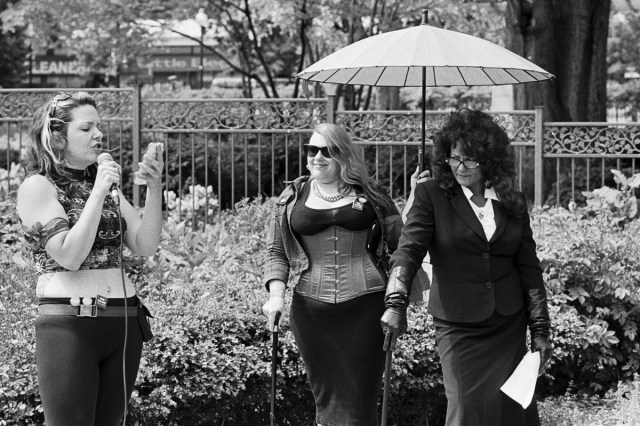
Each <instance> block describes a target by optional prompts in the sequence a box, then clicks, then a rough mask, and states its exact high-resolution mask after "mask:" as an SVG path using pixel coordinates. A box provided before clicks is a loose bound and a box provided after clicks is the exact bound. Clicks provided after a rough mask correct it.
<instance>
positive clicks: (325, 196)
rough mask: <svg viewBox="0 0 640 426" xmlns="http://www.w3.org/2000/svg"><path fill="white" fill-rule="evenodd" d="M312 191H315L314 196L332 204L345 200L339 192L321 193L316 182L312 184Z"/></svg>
mask: <svg viewBox="0 0 640 426" xmlns="http://www.w3.org/2000/svg"><path fill="white" fill-rule="evenodd" d="M311 189H313V195H315V196H316V197H318V198H321V199H323V200H325V201H328V202H330V203H333V202H335V201H338V200H341V199H343V198H344V195H342V194H341V193H339V192H336V193H335V194H324V193H323V192H322V191H320V188H318V184H317V183H316V181H315V180H314V181H313V183H312V184H311Z"/></svg>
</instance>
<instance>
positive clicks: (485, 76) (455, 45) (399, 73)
mask: <svg viewBox="0 0 640 426" xmlns="http://www.w3.org/2000/svg"><path fill="white" fill-rule="evenodd" d="M427 13H428V12H427V11H426V10H425V11H423V18H422V24H421V25H418V26H415V27H411V28H405V29H402V30H397V31H392V32H388V33H383V34H379V35H376V36H373V37H368V38H365V39H363V40H360V41H358V42H355V43H353V44H350V45H349V46H346V47H344V48H342V49H340V50H338V51H337V52H334V53H332V54H331V55H329V56H327V57H325V58H323V59H321V60H320V61H318V62H316V63H315V64H313V65H311V66H310V67H308V68H307V69H305V70H303V71H301V72H300V73H299V74H298V75H297V77H298V78H300V79H303V80H308V81H315V82H320V83H334V84H354V85H355V84H357V85H367V86H387V87H422V148H421V153H422V155H420V165H421V168H422V166H423V165H424V158H423V156H424V145H425V112H424V104H425V97H426V96H425V88H426V87H436V86H497V85H505V84H518V83H531V82H536V81H542V80H548V79H550V78H553V75H552V74H551V73H549V72H547V71H545V70H543V69H542V68H540V67H539V66H537V65H535V64H534V63H532V62H530V61H528V60H526V59H524V58H523V57H521V56H519V55H517V54H515V53H513V52H511V51H510V50H507V49H505V48H503V47H500V46H498V45H497V44H494V43H492V42H490V41H487V40H483V39H480V38H478V37H473V36H470V35H467V34H463V33H459V32H456V31H449V30H445V29H443V28H436V27H432V26H431V25H428V24H427V22H428V19H427Z"/></svg>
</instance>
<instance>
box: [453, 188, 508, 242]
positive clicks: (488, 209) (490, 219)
mask: <svg viewBox="0 0 640 426" xmlns="http://www.w3.org/2000/svg"><path fill="white" fill-rule="evenodd" d="M462 192H464V195H465V197H467V200H468V201H469V204H470V205H471V208H472V209H473V212H474V213H475V214H476V217H477V218H478V220H479V221H480V224H481V225H482V229H483V230H484V235H485V236H486V237H487V241H489V240H491V237H493V234H494V233H495V232H496V215H495V213H494V211H493V202H492V200H496V201H499V200H498V195H497V194H496V191H495V190H494V189H493V188H485V190H484V198H486V200H487V202H486V204H485V205H484V207H478V206H477V205H476V204H475V203H474V202H473V201H471V196H472V195H473V192H471V190H470V189H469V188H467V187H466V186H462Z"/></svg>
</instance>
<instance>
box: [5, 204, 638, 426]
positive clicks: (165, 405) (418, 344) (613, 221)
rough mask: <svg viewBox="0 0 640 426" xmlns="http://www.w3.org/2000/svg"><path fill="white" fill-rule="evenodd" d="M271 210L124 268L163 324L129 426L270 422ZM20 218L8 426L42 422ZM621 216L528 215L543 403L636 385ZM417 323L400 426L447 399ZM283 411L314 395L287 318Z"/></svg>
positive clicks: (549, 211)
mask: <svg viewBox="0 0 640 426" xmlns="http://www.w3.org/2000/svg"><path fill="white" fill-rule="evenodd" d="M272 205H273V204H272V201H271V200H268V201H266V202H265V203H259V202H243V203H240V204H239V205H238V206H237V209H236V210H235V211H234V212H231V211H223V212H222V213H221V214H220V215H219V216H218V217H217V218H216V221H215V223H214V224H212V225H207V226H206V227H204V225H202V224H198V223H195V224H192V223H191V222H190V219H189V218H190V215H189V212H186V214H184V215H183V216H184V218H185V219H186V222H178V221H177V220H176V219H175V218H174V217H173V216H170V217H169V219H168V220H167V221H166V223H165V225H164V229H163V239H162V243H161V248H160V250H159V251H158V254H157V255H156V256H155V257H153V258H151V259H148V260H146V261H143V260H141V259H134V258H129V260H128V263H127V265H128V268H129V270H130V272H131V275H132V276H133V277H134V280H135V282H136V286H137V288H138V290H139V293H140V294H141V296H142V298H143V299H144V300H145V302H146V304H147V305H148V306H149V307H150V309H151V311H152V312H153V314H154V317H155V318H154V319H153V320H152V327H153V330H154V333H155V338H154V339H153V340H152V341H151V342H149V343H148V344H147V345H146V346H145V349H144V355H143V360H142V364H141V367H140V373H139V376H138V380H137V384H136V391H135V393H134V395H133V398H132V400H131V404H130V412H129V419H130V423H131V424H133V421H134V420H136V421H138V422H139V423H140V424H149V425H151V424H153V425H157V424H162V425H174V424H175V425H198V424H202V425H204V424H207V425H210V424H216V425H222V424H224V425H242V424H268V422H269V386H270V358H271V354H270V350H271V343H270V338H271V335H270V333H269V332H268V330H267V329H266V327H265V319H264V317H263V315H262V313H261V311H260V308H261V305H262V303H263V302H264V301H265V299H266V296H267V295H266V291H265V290H264V288H263V286H262V284H261V280H260V278H261V272H260V265H261V264H262V262H263V261H264V256H265V254H266V243H265V237H266V235H267V233H268V227H267V223H268V221H269V217H270V211H271V208H272ZM12 209H13V204H12V203H11V202H6V203H4V204H2V205H0V210H2V211H0V214H1V215H0V217H2V218H3V219H2V222H0V245H2V247H0V249H1V250H2V252H1V254H0V263H1V265H0V267H1V268H0V291H1V294H2V297H1V299H0V339H1V341H2V342H7V343H5V344H4V345H2V346H1V347H0V360H1V361H0V424H22V425H26V424H41V423H42V420H43V418H42V410H41V405H40V401H39V397H38V393H37V382H36V376H35V360H34V353H35V345H34V333H33V330H34V325H33V324H34V318H35V302H36V301H35V295H34V293H35V291H34V290H35V284H34V283H35V276H34V274H33V273H31V272H29V270H28V269H25V268H23V267H21V266H20V264H21V262H22V260H21V259H22V257H23V248H22V246H21V244H20V242H19V239H18V238H17V235H18V234H17V224H16V222H15V217H14V216H13V214H12V213H11V212H12ZM183 213H185V212H183ZM616 215H618V216H619V213H617V212H616V211H615V210H612V209H610V208H609V206H608V205H607V204H606V203H604V204H602V203H601V204H600V205H597V206H596V205H593V204H592V205H589V206H587V207H581V208H576V209H573V211H569V210H565V209H562V208H544V209H538V210H535V211H534V212H533V213H532V226H533V228H534V232H535V236H536V240H537V242H538V253H539V256H540V258H541V261H542V265H543V268H544V275H545V281H546V283H547V286H548V293H549V300H550V310H551V315H552V321H553V325H554V336H553V341H554V346H555V352H554V356H553V360H552V364H551V366H550V368H549V370H548V371H547V374H546V375H545V377H544V378H543V379H542V380H541V382H540V386H539V389H538V391H539V393H540V395H541V397H548V396H562V395H565V394H567V393H571V394H574V395H575V394H585V395H604V394H605V393H606V392H607V391H609V390H610V389H613V390H615V388H616V386H617V385H618V384H619V383H621V382H624V381H627V382H631V380H632V377H633V374H634V373H635V372H637V370H638V368H639V363H640V351H639V347H638V337H637V326H638V323H639V322H640V318H639V315H640V314H639V312H640V301H639V297H640V292H639V290H638V284H639V279H640V276H639V272H638V270H637V265H638V264H640V262H639V259H638V256H639V255H638V253H640V250H639V245H640V243H639V242H638V241H637V238H634V236H635V235H638V232H639V231H640V224H639V223H638V221H637V220H636V219H629V218H627V219H625V220H618V219H619V217H618V216H616ZM192 225H194V226H195V228H194V226H192ZM203 228H204V229H203ZM409 320H410V331H409V333H408V334H407V335H405V336H404V337H402V338H401V340H400V343H399V345H400V346H399V348H398V350H397V351H396V353H395V354H394V365H393V368H394V375H393V380H392V404H391V406H390V410H391V411H390V415H391V418H392V420H393V424H398V425H416V424H424V423H425V420H426V419H428V420H429V424H442V423H441V422H442V418H443V414H444V411H445V409H446V408H445V407H446V400H445V398H444V393H443V387H442V377H441V372H440V368H439V361H438V357H437V353H436V350H435V342H434V335H433V327H432V324H431V319H430V317H428V316H427V312H426V308H425V306H424V305H422V306H416V307H412V308H411V310H410V317H409ZM610 394H611V393H609V395H610ZM551 399H552V398H549V400H551ZM277 406H278V410H279V419H280V421H279V424H283V425H286V424H289V425H307V424H312V421H313V415H314V412H313V411H314V409H313V397H312V396H311V393H310V391H309V388H308V386H307V383H306V377H305V374H304V367H303V364H302V362H301V360H300V357H299V354H298V352H297V349H296V346H295V344H294V342H293V337H292V334H291V331H290V329H289V327H288V321H287V318H285V322H284V325H283V327H282V332H281V339H280V347H279V373H278V405H277ZM541 406H542V407H543V409H544V407H545V405H544V404H542V405H541ZM543 414H544V413H543ZM543 417H544V416H543ZM3 422H4V423H3Z"/></svg>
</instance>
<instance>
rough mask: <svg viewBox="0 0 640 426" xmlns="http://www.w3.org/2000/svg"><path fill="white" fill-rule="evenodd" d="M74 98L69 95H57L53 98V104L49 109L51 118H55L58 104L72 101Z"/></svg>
mask: <svg viewBox="0 0 640 426" xmlns="http://www.w3.org/2000/svg"><path fill="white" fill-rule="evenodd" d="M72 97H73V95H70V94H68V93H58V94H57V95H55V96H54V97H53V102H51V106H50V107H49V108H50V110H49V117H51V118H53V117H55V116H56V107H57V106H58V102H64V101H66V100H69V99H71V98H72Z"/></svg>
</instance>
